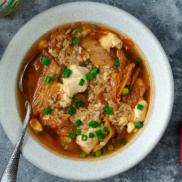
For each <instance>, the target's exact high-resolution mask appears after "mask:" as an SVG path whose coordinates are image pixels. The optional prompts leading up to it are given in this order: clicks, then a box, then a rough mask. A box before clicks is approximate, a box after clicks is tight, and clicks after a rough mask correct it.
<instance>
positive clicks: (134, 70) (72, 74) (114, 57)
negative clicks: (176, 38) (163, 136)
mask: <svg viewBox="0 0 182 182" xmlns="http://www.w3.org/2000/svg"><path fill="white" fill-rule="evenodd" d="M30 52H31V56H32V57H33V58H32V59H31V60H30V61H29V59H28V56H27V58H25V62H28V65H26V66H25V67H22V69H23V75H21V76H23V90H24V93H25V95H26V96H27V97H28V98H29V99H30V102H31V105H32V110H31V118H30V124H29V125H30V128H31V130H32V132H33V134H34V135H35V136H36V137H37V138H38V139H39V140H40V141H41V142H43V143H44V144H45V145H46V146H48V147H49V148H51V149H52V150H54V151H56V152H58V153H60V154H63V155H66V156H68V157H79V158H86V157H87V158H88V157H98V156H101V155H106V154H109V153H112V152H114V151H116V150H118V149H120V148H121V147H123V146H125V145H126V144H127V143H128V142H129V141H130V140H131V138H132V137H133V136H134V135H135V134H136V133H137V132H138V131H139V130H140V129H141V128H142V127H143V124H144V123H145V117H146V115H147V112H148V107H149V105H150V87H151V84H150V74H149V70H148V68H147V66H146V60H145V59H144V57H143V55H142V54H141V52H140V51H139V49H138V48H137V46H136V45H135V43H134V42H133V41H132V40H131V39H130V38H129V37H127V36H126V35H124V34H122V33H121V32H118V31H115V30H113V29H111V28H109V27H106V26H103V25H100V24H93V23H83V22H77V23H73V24H68V25H64V26H62V27H59V28H57V29H56V30H53V31H51V32H50V33H48V34H46V35H45V36H43V37H42V38H40V40H38V41H37V43H36V44H35V45H33V47H32V49H31V51H30ZM28 55H29V54H28ZM19 92H20V90H19ZM22 98H23V97H22V95H20V94H19V98H18V99H19V102H20V104H19V105H20V107H21V108H20V110H22V111H23V112H22V113H25V111H24V109H23V107H24V105H25V103H24V100H23V101H22ZM22 116H23V115H22Z"/></svg>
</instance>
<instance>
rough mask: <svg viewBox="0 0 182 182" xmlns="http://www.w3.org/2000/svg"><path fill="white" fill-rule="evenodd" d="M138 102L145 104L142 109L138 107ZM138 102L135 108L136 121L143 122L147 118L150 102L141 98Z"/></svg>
mask: <svg viewBox="0 0 182 182" xmlns="http://www.w3.org/2000/svg"><path fill="white" fill-rule="evenodd" d="M138 104H141V105H142V106H143V109H142V110H139V109H137V106H138ZM138 104H137V105H136V106H135V108H134V121H135V122H138V121H140V122H143V121H144V120H145V117H146V114H147V110H148V103H147V102H146V101H145V100H144V99H141V100H140V101H139V102H138Z"/></svg>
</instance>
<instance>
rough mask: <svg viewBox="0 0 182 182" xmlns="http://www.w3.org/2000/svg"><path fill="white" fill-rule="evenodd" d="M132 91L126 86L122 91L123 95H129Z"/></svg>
mask: <svg viewBox="0 0 182 182" xmlns="http://www.w3.org/2000/svg"><path fill="white" fill-rule="evenodd" d="M129 93H130V92H129V89H128V88H124V89H123V91H122V95H128V94H129Z"/></svg>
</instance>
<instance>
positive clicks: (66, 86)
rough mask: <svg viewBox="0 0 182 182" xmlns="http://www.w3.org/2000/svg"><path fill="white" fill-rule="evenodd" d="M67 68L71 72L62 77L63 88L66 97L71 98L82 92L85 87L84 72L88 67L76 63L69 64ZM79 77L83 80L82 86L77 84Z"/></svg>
mask: <svg viewBox="0 0 182 182" xmlns="http://www.w3.org/2000/svg"><path fill="white" fill-rule="evenodd" d="M69 69H70V70H71V72H72V73H71V75H70V77H69V78H63V90H64V92H66V93H67V94H68V97H71V98H72V97H73V96H74V95H75V94H77V93H78V92H84V91H85V90H86V89H87V87H88V80H87V79H86V76H85V74H87V73H88V72H89V71H88V69H86V68H84V67H81V66H77V65H71V66H70V67H69ZM81 78H82V79H84V80H85V82H84V84H83V86H80V85H79V82H80V79H81Z"/></svg>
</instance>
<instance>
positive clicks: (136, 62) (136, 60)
mask: <svg viewBox="0 0 182 182" xmlns="http://www.w3.org/2000/svg"><path fill="white" fill-rule="evenodd" d="M141 63H142V60H141V59H140V58H136V59H135V62H134V64H135V65H136V66H137V67H139V66H140V65H141Z"/></svg>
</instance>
